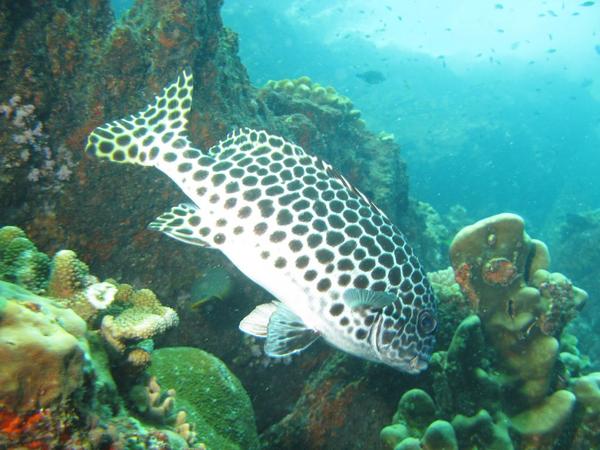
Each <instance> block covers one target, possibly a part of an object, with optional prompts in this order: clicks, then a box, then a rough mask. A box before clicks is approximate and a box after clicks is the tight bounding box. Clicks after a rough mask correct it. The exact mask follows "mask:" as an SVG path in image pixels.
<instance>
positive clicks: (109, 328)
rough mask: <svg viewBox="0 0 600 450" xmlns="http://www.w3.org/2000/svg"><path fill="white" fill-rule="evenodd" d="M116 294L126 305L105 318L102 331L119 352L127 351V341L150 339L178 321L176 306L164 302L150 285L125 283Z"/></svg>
mask: <svg viewBox="0 0 600 450" xmlns="http://www.w3.org/2000/svg"><path fill="white" fill-rule="evenodd" d="M116 298H117V299H119V301H120V302H126V303H125V306H126V307H127V308H126V309H124V310H123V311H121V312H120V313H119V314H118V315H117V316H113V315H106V316H104V318H103V319H102V325H101V328H100V330H101V333H102V336H103V337H104V338H105V339H106V341H107V342H108V343H109V344H110V345H111V347H112V348H113V349H115V350H116V351H117V352H119V353H123V352H125V350H126V348H127V343H128V342H135V341H139V340H142V339H149V338H151V337H153V336H155V335H157V334H160V333H163V332H164V331H166V330H167V329H169V328H171V327H173V326H176V325H177V324H178V323H179V317H178V316H177V313H176V312H175V310H174V309H172V308H169V307H166V306H162V305H161V304H160V302H159V301H158V299H157V298H156V295H154V293H153V292H152V291H151V290H149V289H141V290H139V291H135V290H133V289H131V286H127V285H125V286H124V287H123V288H121V289H120V290H119V291H117V294H116Z"/></svg>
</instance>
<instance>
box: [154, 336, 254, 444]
mask: <svg viewBox="0 0 600 450" xmlns="http://www.w3.org/2000/svg"><path fill="white" fill-rule="evenodd" d="M149 373H150V374H151V375H153V376H155V377H156V379H157V381H158V383H160V385H162V386H168V387H169V388H173V389H175V392H177V397H176V404H175V406H176V409H181V408H183V409H185V410H186V412H187V420H188V421H189V422H190V423H192V424H194V425H195V430H196V432H197V435H198V440H199V441H200V442H202V443H204V444H205V445H206V447H207V448H209V449H219V450H242V449H243V450H252V449H256V448H258V438H257V432H256V424H255V422H254V412H253V410H252V404H251V403H250V399H249V398H248V394H247V393H246V391H245V390H244V388H243V386H242V385H241V383H240V382H239V380H238V379H237V378H236V377H235V375H233V374H232V373H231V372H230V371H229V369H228V368H227V366H225V364H223V362H222V361H221V360H219V359H218V358H216V357H214V356H212V355H211V354H209V353H206V352H204V351H202V350H200V349H197V348H192V347H171V348H161V349H159V350H155V351H154V353H153V354H152V365H151V366H150V369H149Z"/></svg>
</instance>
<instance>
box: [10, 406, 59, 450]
mask: <svg viewBox="0 0 600 450" xmlns="http://www.w3.org/2000/svg"><path fill="white" fill-rule="evenodd" d="M49 419H50V413H49V411H48V410H46V409H39V410H37V411H34V412H32V413H29V414H24V415H22V416H20V415H18V414H16V413H14V412H11V411H8V410H6V409H3V408H2V409H0V434H3V435H5V436H6V437H7V438H8V440H9V441H15V442H16V441H20V440H21V439H22V438H23V437H27V436H32V435H33V434H34V433H35V431H39V430H40V428H42V427H43V426H44V424H46V423H47V422H48V421H49ZM36 442H39V441H33V442H30V443H29V445H28V446H27V447H28V448H40V446H31V445H32V444H34V443H36ZM40 444H41V443H40ZM43 445H44V444H41V446H42V447H43Z"/></svg>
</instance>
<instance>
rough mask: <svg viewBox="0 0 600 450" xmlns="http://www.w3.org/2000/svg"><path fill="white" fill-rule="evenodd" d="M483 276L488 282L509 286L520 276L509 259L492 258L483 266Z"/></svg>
mask: <svg viewBox="0 0 600 450" xmlns="http://www.w3.org/2000/svg"><path fill="white" fill-rule="evenodd" d="M481 276H482V278H483V281H485V282H486V283H487V284H491V285H499V286H508V285H509V284H510V283H512V282H513V281H514V279H515V278H516V277H517V276H518V272H517V268H516V266H515V265H514V264H513V263H512V262H511V261H509V260H508V259H506V258H492V259H490V260H489V261H487V262H486V263H485V264H484V265H483V267H482V268H481Z"/></svg>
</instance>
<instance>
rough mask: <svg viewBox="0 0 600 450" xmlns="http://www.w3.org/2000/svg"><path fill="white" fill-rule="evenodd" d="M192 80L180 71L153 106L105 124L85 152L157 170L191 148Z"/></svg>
mask: <svg viewBox="0 0 600 450" xmlns="http://www.w3.org/2000/svg"><path fill="white" fill-rule="evenodd" d="M192 90H193V77H192V72H191V71H190V70H185V71H183V72H182V73H181V74H180V75H179V76H178V77H177V79H176V80H175V81H174V82H173V83H171V84H170V85H168V86H167V87H165V88H164V89H163V92H162V94H161V95H159V96H157V97H156V98H155V100H154V102H153V103H151V104H149V105H148V106H147V107H146V108H145V109H143V110H142V111H140V112H139V113H137V114H133V115H130V116H128V117H125V118H123V119H119V120H115V121H113V122H109V123H106V124H104V125H101V126H99V127H98V128H96V129H95V130H94V131H93V132H92V133H91V134H90V136H89V138H88V142H87V146H86V152H87V153H89V154H92V155H95V156H97V157H99V158H102V159H109V160H111V161H114V162H117V163H130V164H139V165H142V166H160V165H161V164H165V163H167V164H168V163H170V162H173V161H175V160H176V159H177V156H178V154H180V153H183V152H185V151H186V150H192V153H197V150H194V149H192V148H191V144H190V141H189V139H188V138H187V135H186V126H187V120H188V115H189V112H190V108H191V106H192Z"/></svg>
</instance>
